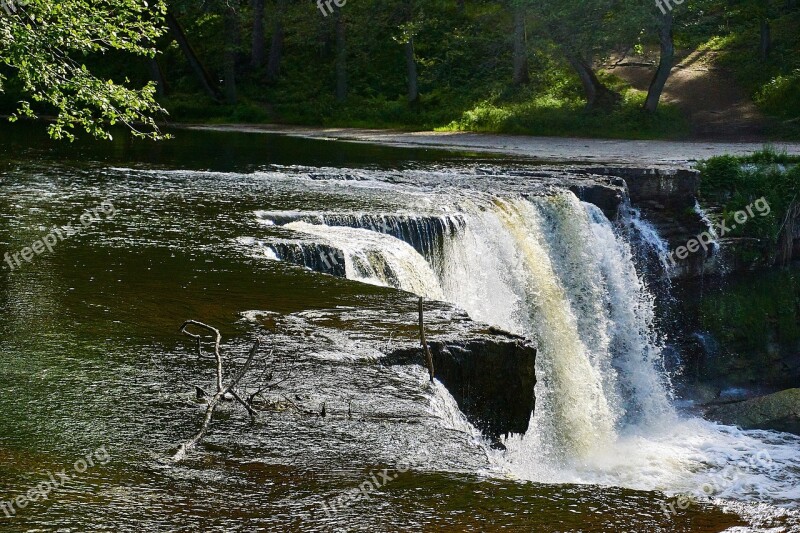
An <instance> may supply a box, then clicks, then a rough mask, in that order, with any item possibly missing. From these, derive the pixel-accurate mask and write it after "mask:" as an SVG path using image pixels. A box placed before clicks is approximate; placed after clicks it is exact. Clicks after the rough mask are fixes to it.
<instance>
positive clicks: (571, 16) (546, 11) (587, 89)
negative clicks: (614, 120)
mask: <svg viewBox="0 0 800 533" xmlns="http://www.w3.org/2000/svg"><path fill="white" fill-rule="evenodd" d="M513 4H514V5H515V6H517V7H527V8H528V9H529V10H530V11H531V13H532V14H533V15H534V17H535V19H536V21H537V22H538V23H539V24H540V25H541V26H542V29H543V32H545V33H546V34H547V37H548V38H549V39H550V40H552V41H553V42H554V43H555V44H556V45H557V46H558V48H559V49H560V50H561V52H562V53H563V55H564V57H565V58H566V59H567V62H568V63H569V64H570V66H572V68H573V69H575V72H576V73H577V74H578V78H579V79H580V82H581V85H582V87H583V91H584V95H585V97H586V107H587V109H593V108H596V107H602V108H608V107H613V106H614V105H616V104H617V103H618V102H619V101H620V99H621V97H620V95H619V94H617V93H616V92H614V91H612V90H611V89H609V88H608V87H606V86H605V84H603V83H602V81H600V79H599V78H598V77H597V75H596V74H595V72H594V62H595V61H596V60H597V59H598V58H600V57H603V56H605V55H606V54H608V53H609V51H610V50H613V49H614V48H615V46H619V44H620V43H622V42H626V41H627V43H630V42H631V40H632V39H631V38H630V33H631V27H630V24H629V23H627V24H626V22H627V21H625V16H624V10H622V9H620V8H621V7H623V6H624V4H625V2H618V1H616V0H596V1H593V2H588V3H587V2H583V1H581V0H514V3H513Z"/></svg>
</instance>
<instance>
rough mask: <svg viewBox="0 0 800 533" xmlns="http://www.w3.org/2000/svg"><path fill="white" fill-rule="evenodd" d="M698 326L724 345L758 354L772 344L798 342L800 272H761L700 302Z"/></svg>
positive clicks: (744, 352)
mask: <svg viewBox="0 0 800 533" xmlns="http://www.w3.org/2000/svg"><path fill="white" fill-rule="evenodd" d="M700 311H701V312H700V317H701V327H702V328H703V329H704V330H706V331H709V332H711V333H712V334H713V335H714V337H715V338H716V339H718V340H719V341H720V342H721V343H722V345H723V346H727V347H729V348H730V349H733V351H735V352H739V353H743V354H746V353H753V354H758V353H760V352H762V351H763V350H764V348H765V347H766V346H768V345H769V344H770V343H771V342H777V343H779V344H782V345H787V344H791V343H794V342H797V341H798V340H800V272H798V271H797V270H786V271H773V272H768V273H761V274H760V275H759V276H758V277H757V278H756V277H753V278H752V279H748V280H746V283H735V284H731V285H730V286H729V287H727V288H726V290H724V291H721V292H714V293H710V294H708V295H706V297H704V298H703V300H702V305H701V310H700Z"/></svg>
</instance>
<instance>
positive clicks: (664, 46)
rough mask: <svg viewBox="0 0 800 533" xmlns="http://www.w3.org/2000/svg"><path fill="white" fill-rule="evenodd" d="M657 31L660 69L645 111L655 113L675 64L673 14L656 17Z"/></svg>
mask: <svg viewBox="0 0 800 533" xmlns="http://www.w3.org/2000/svg"><path fill="white" fill-rule="evenodd" d="M655 17H656V19H655V24H654V26H655V29H656V32H657V34H658V42H659V47H660V51H661V53H660V54H659V60H658V68H657V69H656V72H655V74H654V75H653V79H652V80H651V82H650V87H649V88H648V89H647V98H646V99H645V102H644V110H645V111H647V112H649V113H655V111H656V110H657V109H658V104H659V102H660V101H661V94H662V93H663V92H664V87H665V86H666V84H667V80H668V79H669V76H670V74H671V73H672V67H673V66H674V63H675V43H674V38H673V25H674V18H673V14H672V13H671V12H669V11H668V12H666V13H660V14H656V15H655Z"/></svg>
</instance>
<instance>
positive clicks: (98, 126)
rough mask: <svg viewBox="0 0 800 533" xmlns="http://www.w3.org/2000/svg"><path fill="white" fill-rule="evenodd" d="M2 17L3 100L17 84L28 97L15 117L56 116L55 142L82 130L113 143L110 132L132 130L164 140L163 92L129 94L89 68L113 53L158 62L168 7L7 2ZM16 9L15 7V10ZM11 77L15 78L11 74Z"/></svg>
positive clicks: (98, 0) (140, 0)
mask: <svg viewBox="0 0 800 533" xmlns="http://www.w3.org/2000/svg"><path fill="white" fill-rule="evenodd" d="M4 2H5V3H4V7H5V9H0V64H2V65H3V68H2V70H0V92H2V91H3V90H4V82H5V81H7V78H6V77H5V76H4V75H3V72H6V73H7V74H8V75H10V76H15V77H17V78H18V79H19V82H20V84H21V88H22V91H23V94H24V97H23V100H21V101H20V102H19V106H18V109H17V111H16V112H15V113H14V114H13V115H12V116H11V117H10V120H11V121H15V120H17V119H18V118H20V117H30V118H35V117H36V114H35V112H34V109H33V106H35V107H36V109H37V110H38V109H39V108H43V109H47V111H48V113H49V112H51V111H52V112H54V114H55V118H54V120H53V122H52V123H51V124H50V125H49V127H48V131H49V133H50V136H51V137H53V138H55V139H69V140H73V139H74V138H75V133H76V131H77V130H80V129H83V130H85V131H86V132H87V133H89V134H91V135H93V136H95V137H100V138H106V139H110V138H111V134H110V132H109V127H110V126H113V125H115V124H119V123H121V124H124V125H125V126H127V127H128V128H129V129H130V130H131V131H132V132H133V134H134V135H136V136H138V137H147V138H151V139H160V138H164V137H165V135H164V134H162V133H161V132H160V131H159V129H158V126H157V125H156V122H155V117H156V116H158V115H159V114H161V113H164V112H165V111H164V110H163V109H162V108H161V106H160V105H159V104H158V103H157V102H156V101H155V99H154V95H155V85H154V84H153V83H152V82H151V83H148V84H147V85H145V86H144V87H142V88H139V89H137V88H131V87H129V81H128V80H127V79H126V80H125V82H124V83H117V82H114V81H112V80H109V79H101V78H99V77H97V76H95V75H93V74H92V72H91V71H90V70H89V69H88V68H87V67H86V65H85V64H84V63H83V62H82V60H83V58H85V57H87V56H88V55H89V54H93V55H96V54H103V53H106V52H109V51H112V50H117V51H124V52H128V53H130V54H133V55H137V56H144V57H153V56H154V54H155V49H154V48H153V45H152V43H154V42H155V40H156V38H157V37H159V36H160V35H161V34H162V33H163V31H164V30H163V27H162V26H163V24H162V20H163V16H164V14H165V12H166V7H165V5H164V3H163V1H161V0H154V1H153V2H149V3H148V2H146V1H144V0H91V1H89V0H22V1H17V0H4ZM12 2H13V3H12ZM9 70H10V72H9Z"/></svg>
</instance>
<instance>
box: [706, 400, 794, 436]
mask: <svg viewBox="0 0 800 533" xmlns="http://www.w3.org/2000/svg"><path fill="white" fill-rule="evenodd" d="M706 416H707V417H708V418H710V419H712V420H715V421H717V422H720V423H722V424H728V425H735V426H739V427H741V428H743V429H771V430H775V431H785V432H788V433H795V434H798V435H800V389H788V390H785V391H781V392H777V393H775V394H770V395H768V396H761V397H759V398H754V399H752V400H746V401H743V402H736V403H729V404H726V405H721V406H717V407H712V408H711V409H709V410H708V411H707V413H706Z"/></svg>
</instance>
